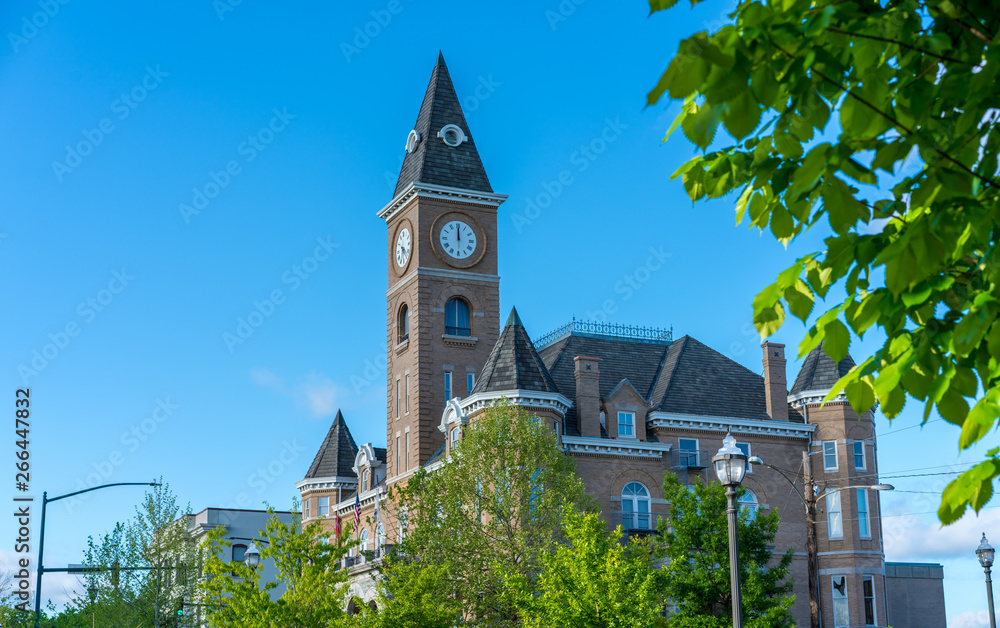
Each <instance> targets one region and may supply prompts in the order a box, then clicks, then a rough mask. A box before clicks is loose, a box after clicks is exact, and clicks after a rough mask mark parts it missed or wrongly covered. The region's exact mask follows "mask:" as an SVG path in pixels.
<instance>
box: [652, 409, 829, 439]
mask: <svg viewBox="0 0 1000 628" xmlns="http://www.w3.org/2000/svg"><path fill="white" fill-rule="evenodd" d="M646 425H647V427H651V428H653V429H656V428H674V429H683V430H703V431H706V432H719V433H723V434H724V433H726V432H733V433H737V434H759V435H764V436H782V437H786V438H802V439H808V438H809V437H810V436H811V435H812V433H813V432H814V431H815V430H816V426H815V425H806V424H803V423H789V422H786V421H758V420H755V419H738V418H734V417H716V416H701V415H695V414H674V413H671V412H651V413H650V414H649V417H648V418H647V420H646Z"/></svg>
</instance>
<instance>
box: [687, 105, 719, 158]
mask: <svg viewBox="0 0 1000 628" xmlns="http://www.w3.org/2000/svg"><path fill="white" fill-rule="evenodd" d="M725 110H726V105H712V104H707V103H706V104H704V105H702V106H700V107H697V106H696V107H694V108H693V109H692V111H691V113H689V114H688V115H687V117H685V118H684V121H683V122H682V123H681V128H683V129H684V135H686V136H687V138H688V139H689V140H691V141H692V142H694V143H695V144H696V145H697V146H699V147H700V148H701V149H702V150H704V149H706V148H708V145H709V144H711V143H712V140H713V139H714V138H715V130H716V129H717V128H718V127H719V122H720V121H721V120H722V115H723V114H724V113H725Z"/></svg>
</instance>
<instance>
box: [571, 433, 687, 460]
mask: <svg viewBox="0 0 1000 628" xmlns="http://www.w3.org/2000/svg"><path fill="white" fill-rule="evenodd" d="M562 442H563V445H564V447H565V450H566V451H568V452H569V453H571V454H596V455H604V456H626V457H629V458H662V457H663V454H665V453H667V452H668V451H670V450H671V446H670V443H645V442H641V441H638V440H633V439H630V438H629V439H622V438H595V437H593V436H563V437H562Z"/></svg>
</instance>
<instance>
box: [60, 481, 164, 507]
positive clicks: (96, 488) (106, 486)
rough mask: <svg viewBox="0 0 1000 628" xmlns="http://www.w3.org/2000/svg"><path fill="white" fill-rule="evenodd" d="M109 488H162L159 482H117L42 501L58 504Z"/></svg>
mask: <svg viewBox="0 0 1000 628" xmlns="http://www.w3.org/2000/svg"><path fill="white" fill-rule="evenodd" d="M109 486H162V485H161V484H160V483H159V482H115V483H114V484H101V485H100V486H92V487H90V488H85V489H83V490H82V491H76V492H75V493H66V494H65V495H60V496H59V497H51V498H50V497H46V496H44V495H43V497H42V499H43V500H44V501H45V502H46V503H49V504H51V503H52V502H57V501H59V500H60V499H66V498H67V497H73V496H74V495H80V494H82V493H89V492H90V491H96V490H99V489H102V488H108V487H109Z"/></svg>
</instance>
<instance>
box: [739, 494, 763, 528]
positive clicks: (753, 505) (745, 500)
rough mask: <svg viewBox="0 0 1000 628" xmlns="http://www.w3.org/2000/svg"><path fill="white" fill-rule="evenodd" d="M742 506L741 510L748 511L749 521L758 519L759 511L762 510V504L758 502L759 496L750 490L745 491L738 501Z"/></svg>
mask: <svg viewBox="0 0 1000 628" xmlns="http://www.w3.org/2000/svg"><path fill="white" fill-rule="evenodd" d="M737 501H738V502H739V505H740V510H746V511H747V520H748V521H753V520H754V519H756V518H757V511H758V510H760V503H759V502H758V501H757V496H756V495H754V494H753V491H751V490H750V489H748V488H747V489H744V490H743V494H742V495H740V496H739V499H738V500H737Z"/></svg>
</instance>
